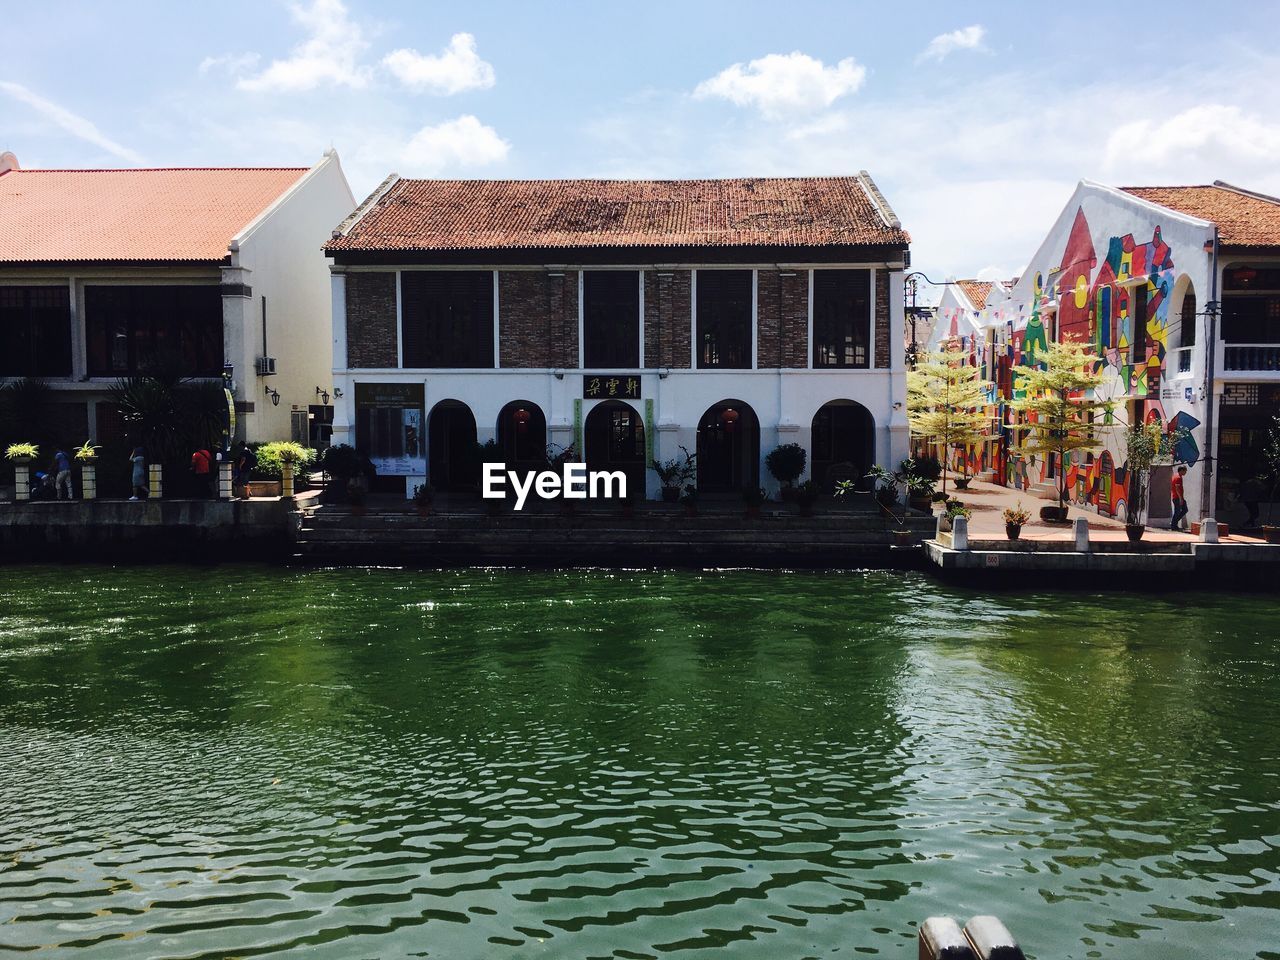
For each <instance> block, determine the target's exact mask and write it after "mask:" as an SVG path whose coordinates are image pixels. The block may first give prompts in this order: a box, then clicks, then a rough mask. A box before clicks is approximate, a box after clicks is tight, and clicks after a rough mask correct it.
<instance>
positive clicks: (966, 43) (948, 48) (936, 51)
mask: <svg viewBox="0 0 1280 960" xmlns="http://www.w3.org/2000/svg"><path fill="white" fill-rule="evenodd" d="M986 35H987V30H986V28H985V27H983V26H980V25H979V24H976V23H975V24H972V25H971V26H968V27H961V28H960V29H959V30H952V31H951V32H950V33H940V34H938V35H937V36H936V37H934V38H933V39H932V40H930V41H929V45H928V46H927V47H925V48H924V52H922V53H921V54H920V56H918V57H916V60H917V61H920V60H941V59H943V58H944V57H945V56H947V55H948V54H951V53H955V52H956V51H957V50H984V49H986V48H985V47H983V45H982V39H983V37H985V36H986Z"/></svg>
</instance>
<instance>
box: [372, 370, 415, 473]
mask: <svg viewBox="0 0 1280 960" xmlns="http://www.w3.org/2000/svg"><path fill="white" fill-rule="evenodd" d="M425 399H426V394H425V389H424V387H423V385H422V384H420V383H357V384H356V447H357V448H358V449H359V450H361V451H362V452H363V453H364V454H365V455H366V456H367V457H368V458H369V459H370V460H371V461H373V466H374V469H375V470H377V471H378V476H380V477H408V476H425V475H426V472H427V449H426V443H425V442H424V441H425V437H424V435H423V430H422V421H423V404H424V401H425Z"/></svg>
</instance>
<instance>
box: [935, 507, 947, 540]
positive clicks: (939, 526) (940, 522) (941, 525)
mask: <svg viewBox="0 0 1280 960" xmlns="http://www.w3.org/2000/svg"><path fill="white" fill-rule="evenodd" d="M946 519H947V515H946V514H945V513H940V514H938V515H937V522H936V523H935V524H934V528H933V539H935V540H937V541H938V542H939V543H941V542H942V535H943V534H944V533H947V532H949V531H948V530H947V528H946V525H945V522H944V521H945V520H946Z"/></svg>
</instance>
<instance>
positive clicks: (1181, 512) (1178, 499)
mask: <svg viewBox="0 0 1280 960" xmlns="http://www.w3.org/2000/svg"><path fill="white" fill-rule="evenodd" d="M1186 475H1187V468H1186V467H1185V466H1179V467H1178V469H1177V471H1176V472H1175V473H1174V475H1173V479H1172V480H1171V481H1169V498H1170V499H1171V500H1172V501H1173V519H1172V520H1171V521H1170V522H1169V529H1170V530H1177V529H1179V528H1180V527H1181V525H1182V518H1183V517H1185V516H1186V515H1187V496H1186V493H1185V492H1184V491H1183V489H1182V478H1183V477H1185V476H1186Z"/></svg>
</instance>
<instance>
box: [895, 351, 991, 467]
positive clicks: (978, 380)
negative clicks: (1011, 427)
mask: <svg viewBox="0 0 1280 960" xmlns="http://www.w3.org/2000/svg"><path fill="white" fill-rule="evenodd" d="M990 389H991V381H990V380H983V379H982V371H981V370H979V369H978V368H977V367H975V366H973V365H972V364H971V363H970V362H969V354H968V351H966V350H964V349H962V348H961V347H959V346H952V347H948V348H947V349H946V350H944V351H942V352H941V353H931V354H928V355H927V356H926V357H925V359H924V360H922V361H920V362H919V363H917V364H916V368H915V369H914V370H910V371H908V372H907V423H908V424H909V426H910V429H911V435H912V436H913V437H918V438H919V439H921V440H925V441H927V442H929V443H933V444H936V445H937V446H938V448H939V453H940V454H941V457H940V458H939V459H940V460H941V461H942V462H941V467H942V489H943V491H945V490H946V489H947V452H948V451H949V450H950V449H951V448H952V447H953V446H957V445H960V446H968V445H970V444H975V443H981V442H982V441H983V440H986V439H987V437H988V432H989V429H990V422H989V418H988V416H987V409H986V408H987V398H988V396H989V394H988V391H989V390H990ZM965 462H966V463H967V462H968V461H967V459H966V461H965Z"/></svg>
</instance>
